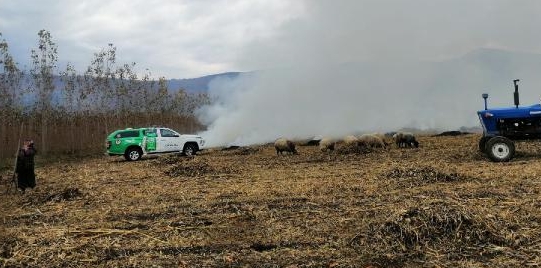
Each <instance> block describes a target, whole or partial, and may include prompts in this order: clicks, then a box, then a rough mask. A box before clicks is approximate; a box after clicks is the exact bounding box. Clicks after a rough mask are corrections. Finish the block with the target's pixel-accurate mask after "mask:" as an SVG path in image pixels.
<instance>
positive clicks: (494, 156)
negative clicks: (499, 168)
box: [485, 136, 515, 162]
mask: <svg viewBox="0 0 541 268" xmlns="http://www.w3.org/2000/svg"><path fill="white" fill-rule="evenodd" d="M485 152H486V153H487V155H488V157H489V158H490V159H491V160H492V161H494V162H507V161H509V160H511V158H513V156H514V155H515V143H513V141H511V140H510V139H508V138H505V137H499V136H498V137H493V138H491V139H489V140H488V141H487V142H486V146H485Z"/></svg>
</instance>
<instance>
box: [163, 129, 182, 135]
mask: <svg viewBox="0 0 541 268" xmlns="http://www.w3.org/2000/svg"><path fill="white" fill-rule="evenodd" d="M160 133H161V135H162V137H178V135H177V134H176V133H175V132H173V131H171V130H169V129H160Z"/></svg>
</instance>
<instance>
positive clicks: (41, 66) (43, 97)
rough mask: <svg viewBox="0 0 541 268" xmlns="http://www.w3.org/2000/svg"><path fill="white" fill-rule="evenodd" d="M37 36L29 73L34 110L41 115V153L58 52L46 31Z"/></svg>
mask: <svg viewBox="0 0 541 268" xmlns="http://www.w3.org/2000/svg"><path fill="white" fill-rule="evenodd" d="M38 36H39V40H38V49H37V50H34V49H32V64H33V67H32V70H31V71H30V73H31V75H32V79H33V82H34V83H33V87H34V89H35V91H36V93H37V97H38V98H37V104H36V109H37V112H38V114H40V115H41V122H40V123H41V144H40V146H41V151H42V152H47V150H48V147H47V145H48V144H47V125H48V119H49V117H50V115H51V110H52V109H51V108H52V107H51V97H52V94H53V92H54V89H55V86H54V74H53V70H54V68H56V62H57V61H58V56H57V55H58V51H57V46H56V44H55V43H54V42H53V40H52V37H51V34H50V33H49V32H48V31H46V30H40V31H39V32H38Z"/></svg>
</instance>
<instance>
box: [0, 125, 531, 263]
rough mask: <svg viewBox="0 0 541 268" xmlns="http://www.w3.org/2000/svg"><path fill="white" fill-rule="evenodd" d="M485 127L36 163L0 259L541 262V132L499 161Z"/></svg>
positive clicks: (15, 199)
mask: <svg viewBox="0 0 541 268" xmlns="http://www.w3.org/2000/svg"><path fill="white" fill-rule="evenodd" d="M478 139H479V136H478V135H474V134H473V135H472V134H470V135H460V136H440V137H429V136H422V137H420V138H419V142H420V148H414V149H398V148H396V146H393V147H392V148H391V149H372V150H363V151H351V150H345V149H344V150H342V151H341V150H337V151H335V152H328V153H323V152H320V151H319V149H318V148H317V146H302V147H298V150H299V155H283V156H277V155H276V151H275V150H274V147H273V146H272V145H265V146H259V147H249V148H242V147H241V148H232V149H228V150H218V149H216V150H209V151H206V152H202V153H200V155H197V156H195V157H193V158H188V157H181V156H177V155H168V156H159V157H148V158H145V159H143V160H142V161H138V162H126V161H124V160H123V159H122V158H120V157H119V158H114V157H113V158H110V157H101V158H93V159H88V160H84V161H79V162H69V163H67V162H65V163H53V164H47V165H45V164H41V165H40V166H39V167H38V168H37V175H38V187H37V188H36V189H34V190H31V191H29V192H27V193H26V194H24V195H21V194H13V193H12V194H10V195H5V194H3V195H2V196H1V200H0V203H1V212H2V214H1V218H0V221H1V223H0V224H1V225H0V228H1V230H0V265H3V266H7V267H57V266H68V267H111V266H113V267H115V266H120V267H126V266H129V267H148V266H165V267H169V266H173V267H404V266H407V267H411V266H413V267H416V266H422V267H456V266H459V267H471V266H473V267H529V266H539V265H540V264H541V226H540V224H541V193H540V191H541V145H540V144H536V143H519V144H517V156H516V157H515V159H514V160H513V161H511V162H509V163H492V162H489V161H488V160H487V159H486V158H485V157H484V156H483V155H481V154H480V153H478V152H477V141H478ZM38 160H39V159H38ZM4 175H6V174H4ZM3 187H5V186H4V185H3ZM0 190H1V191H2V193H4V188H2V189H0Z"/></svg>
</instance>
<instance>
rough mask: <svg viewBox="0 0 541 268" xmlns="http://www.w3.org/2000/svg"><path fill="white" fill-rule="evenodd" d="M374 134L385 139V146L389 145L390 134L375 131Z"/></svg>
mask: <svg viewBox="0 0 541 268" xmlns="http://www.w3.org/2000/svg"><path fill="white" fill-rule="evenodd" d="M372 135H374V136H376V137H379V138H380V139H381V140H382V141H383V144H385V147H387V146H388V145H389V143H388V142H387V138H388V137H390V136H388V135H387V134H382V133H373V134H372ZM391 136H392V135H391Z"/></svg>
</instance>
